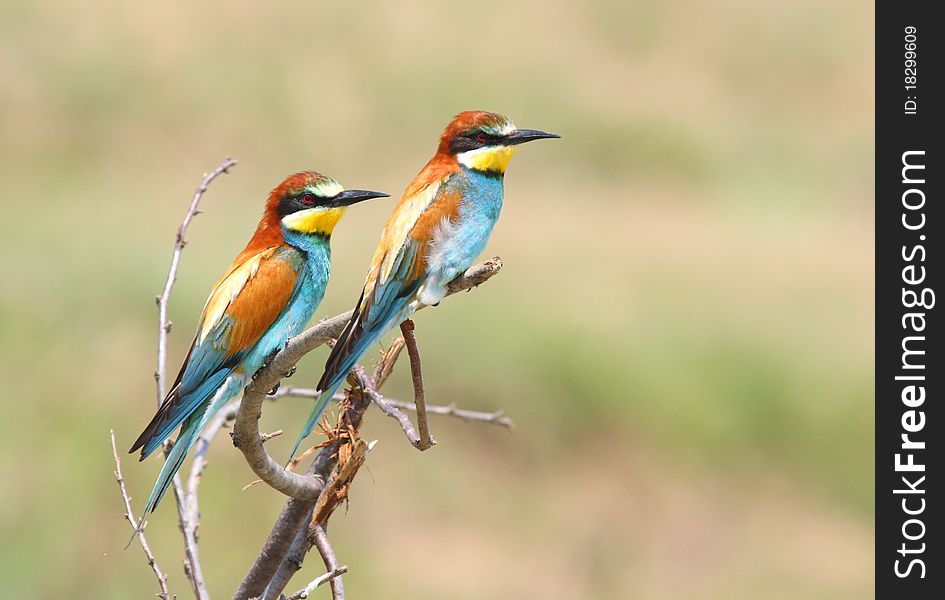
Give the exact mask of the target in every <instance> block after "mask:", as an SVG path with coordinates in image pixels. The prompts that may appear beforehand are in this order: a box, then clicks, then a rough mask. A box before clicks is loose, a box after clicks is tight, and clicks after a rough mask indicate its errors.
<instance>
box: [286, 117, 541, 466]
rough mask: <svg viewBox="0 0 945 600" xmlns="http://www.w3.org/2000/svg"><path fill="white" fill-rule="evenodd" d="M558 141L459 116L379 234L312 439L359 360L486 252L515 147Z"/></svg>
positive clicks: (324, 381)
mask: <svg viewBox="0 0 945 600" xmlns="http://www.w3.org/2000/svg"><path fill="white" fill-rule="evenodd" d="M557 137H560V136H558V135H556V134H553V133H546V132H544V131H537V130H533V129H518V128H517V127H516V126H515V125H514V124H513V123H512V121H511V120H509V119H508V117H505V116H502V115H499V114H495V113H489V112H482V111H466V112H463V113H460V114H458V115H457V116H456V117H455V118H454V119H453V121H452V122H451V123H450V124H449V125H448V126H447V127H446V129H445V130H444V131H443V135H442V136H441V137H440V144H439V147H438V148H437V151H436V154H435V155H434V156H433V158H432V159H430V162H428V163H427V165H426V166H425V167H424V168H423V169H422V170H421V171H420V173H419V174H418V175H417V176H416V177H415V178H414V180H413V181H412V182H411V183H410V185H409V186H407V189H406V191H405V192H404V195H403V197H402V198H401V199H400V201H399V202H398V203H397V206H396V207H395V208H394V211H393V214H391V216H390V218H389V219H388V221H387V225H386V226H385V227H384V232H383V233H382V234H381V239H380V242H379V243H378V246H377V249H376V250H375V252H374V259H373V260H372V262H371V267H370V269H369V271H368V275H367V279H366V281H365V283H364V289H363V290H362V292H361V297H360V299H358V303H357V306H356V307H355V309H354V314H353V316H352V317H351V320H350V321H349V322H348V324H347V326H346V327H345V329H344V331H343V332H342V333H341V335H340V336H339V337H338V340H337V342H336V343H335V346H334V348H332V351H331V354H330V355H329V357H328V362H327V363H326V365H325V372H324V374H323V375H322V377H321V380H320V381H319V382H318V386H317V389H318V391H319V398H318V401H317V402H316V403H315V408H314V410H313V412H312V414H311V416H310V417H309V419H308V422H307V423H306V424H305V427H304V429H303V431H302V436H301V437H300V438H299V441H298V442H297V443H296V445H295V449H293V451H292V454H293V455H294V454H295V452H296V451H297V450H298V447H299V444H300V443H301V441H302V438H304V437H305V436H307V435H308V434H309V433H311V431H312V429H313V428H314V427H315V423H316V422H317V421H318V419H319V417H320V416H321V414H322V412H324V410H325V407H326V406H327V404H328V401H329V399H330V398H331V397H332V395H333V394H334V393H335V392H336V391H337V389H338V388H339V387H340V386H341V384H342V383H343V382H344V380H345V378H346V377H347V375H348V372H349V371H350V370H351V368H352V367H353V366H354V365H355V363H356V362H357V361H358V359H359V358H361V355H362V354H364V352H365V351H366V350H367V349H368V348H369V347H370V346H371V344H373V343H374V342H376V341H377V340H378V339H380V338H381V337H382V336H383V335H384V334H385V333H386V332H387V331H389V330H390V329H391V328H392V327H395V326H397V325H399V324H400V323H401V322H403V321H404V320H406V319H407V318H408V317H409V316H410V315H411V314H412V313H413V312H414V311H416V310H417V309H418V308H420V307H421V306H425V305H436V304H438V303H439V302H440V300H441V299H442V298H443V296H444V295H445V294H446V286H447V284H448V283H449V282H450V281H452V280H453V279H454V278H455V277H456V276H457V275H459V274H461V273H463V272H465V271H466V269H468V268H469V267H471V266H472V264H473V261H474V260H475V259H476V257H477V256H479V254H480V253H481V252H482V251H483V250H484V249H485V246H486V242H487V241H488V240H489V235H490V234H491V233H492V228H493V226H494V225H495V222H496V220H497V219H498V218H499V211H500V209H501V208H502V195H503V179H504V176H505V168H506V166H507V165H508V163H509V159H510V158H512V155H513V154H514V153H515V149H516V146H517V145H518V144H522V143H524V142H530V141H533V140H540V139H545V138H557Z"/></svg>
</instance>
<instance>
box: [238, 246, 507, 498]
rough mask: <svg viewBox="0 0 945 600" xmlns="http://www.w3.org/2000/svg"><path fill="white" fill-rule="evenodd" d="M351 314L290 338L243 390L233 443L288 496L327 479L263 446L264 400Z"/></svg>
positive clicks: (492, 269)
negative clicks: (292, 466)
mask: <svg viewBox="0 0 945 600" xmlns="http://www.w3.org/2000/svg"><path fill="white" fill-rule="evenodd" d="M501 268H502V261H501V260H499V259H498V258H493V259H490V260H487V261H484V262H481V263H479V264H477V265H475V266H473V267H471V268H470V269H469V270H468V271H466V272H465V273H464V274H462V275H460V276H459V277H457V278H456V279H455V280H453V281H452V282H450V284H449V286H448V287H447V290H448V291H447V293H448V294H454V293H456V292H459V291H462V290H468V289H472V288H473V287H476V286H478V285H479V284H481V283H483V282H485V281H487V280H488V279H489V278H490V277H492V276H493V275H495V274H496V273H498V272H499V270H500V269H501ZM350 317H351V312H350V311H349V312H347V313H343V314H341V315H337V316H335V317H332V318H330V319H325V320H322V321H319V322H318V323H316V324H315V325H314V326H312V327H310V328H309V329H308V330H306V331H305V332H304V333H302V334H300V335H298V336H296V337H294V338H292V339H291V340H289V342H288V344H286V347H285V348H283V349H282V350H281V351H279V352H278V353H276V355H275V356H274V357H273V358H272V359H271V360H270V361H269V363H268V364H267V365H266V366H265V367H263V368H262V369H260V370H259V371H258V372H257V373H256V377H255V379H254V380H253V382H252V383H250V385H249V386H247V387H246V389H245V390H244V391H243V400H242V402H241V404H240V409H239V413H238V414H237V416H236V423H235V424H234V426H233V444H234V445H235V446H236V447H237V448H239V449H240V451H241V452H242V453H243V456H244V457H245V458H246V462H247V463H248V464H249V466H250V468H252V469H253V471H254V472H255V473H256V475H257V476H258V477H259V478H260V479H262V480H263V481H265V482H266V483H267V484H268V485H269V486H270V487H272V488H273V489H275V490H278V491H280V492H282V493H283V494H285V495H287V496H292V497H293V498H299V499H302V500H313V499H315V498H317V497H318V494H319V493H321V489H322V485H323V481H324V479H323V478H318V477H313V476H307V475H300V474H298V473H293V472H291V471H286V470H285V468H284V467H283V466H282V465H281V464H280V463H278V462H276V461H275V460H274V459H273V458H272V457H271V456H270V455H269V453H268V452H267V451H266V449H265V447H264V446H263V442H262V438H261V437H260V432H259V418H260V416H261V415H262V405H263V402H265V399H266V397H267V394H268V392H269V391H270V390H272V389H273V388H274V387H275V386H276V384H277V383H278V382H279V381H280V380H281V379H282V378H283V377H284V376H285V374H286V373H288V372H290V371H291V369H292V367H294V366H295V364H296V363H297V362H298V361H299V359H301V358H302V357H303V356H304V355H305V354H307V353H308V352H311V351H312V350H313V349H315V348H317V347H318V346H320V345H321V344H324V343H326V342H327V341H328V340H330V339H332V338H335V337H337V336H338V335H339V334H340V333H341V330H342V329H343V328H344V326H345V325H346V324H347V322H348V319H350Z"/></svg>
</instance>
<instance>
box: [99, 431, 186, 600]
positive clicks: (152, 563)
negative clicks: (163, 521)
mask: <svg viewBox="0 0 945 600" xmlns="http://www.w3.org/2000/svg"><path fill="white" fill-rule="evenodd" d="M108 437H109V438H110V439H111V441H112V456H113V457H114V458H115V481H117V482H118V489H119V490H120V491H121V499H122V500H123V501H124V503H125V519H127V520H128V522H129V523H130V524H131V528H132V530H133V531H138V522H137V521H136V520H135V518H134V511H133V510H131V498H129V497H128V491H127V490H126V489H125V478H124V477H123V476H122V474H121V459H120V458H118V448H116V447H115V431H114V430H113V429H109V430H108ZM138 543H140V544H141V549H142V550H143V551H144V557H145V558H147V559H148V566H149V567H151V570H152V571H154V576H155V577H156V578H157V581H158V587H159V588H161V591H160V592H158V597H160V598H163V600H171V593H170V591H168V589H167V575H165V574H164V572H163V571H161V568H160V567H159V566H158V564H157V561H156V560H154V554H152V553H151V546H149V545H148V540H147V538H145V537H144V530H143V529H142V530H141V531H138Z"/></svg>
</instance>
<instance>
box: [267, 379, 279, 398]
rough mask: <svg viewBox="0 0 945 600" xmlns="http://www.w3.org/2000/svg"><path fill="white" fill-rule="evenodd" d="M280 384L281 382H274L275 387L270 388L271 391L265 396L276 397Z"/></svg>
mask: <svg viewBox="0 0 945 600" xmlns="http://www.w3.org/2000/svg"><path fill="white" fill-rule="evenodd" d="M281 384H282V382H279V381H277V382H276V385H274V386H272V389H271V390H269V391H268V392H267V393H266V395H267V396H275V395H276V392H278V391H279V386H280V385H281Z"/></svg>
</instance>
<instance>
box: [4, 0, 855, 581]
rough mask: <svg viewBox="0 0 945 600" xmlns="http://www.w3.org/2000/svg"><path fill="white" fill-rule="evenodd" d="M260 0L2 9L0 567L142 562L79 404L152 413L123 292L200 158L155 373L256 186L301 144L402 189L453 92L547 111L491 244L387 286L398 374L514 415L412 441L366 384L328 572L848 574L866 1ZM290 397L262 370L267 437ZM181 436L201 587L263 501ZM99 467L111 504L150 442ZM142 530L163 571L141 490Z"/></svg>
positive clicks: (370, 215)
mask: <svg viewBox="0 0 945 600" xmlns="http://www.w3.org/2000/svg"><path fill="white" fill-rule="evenodd" d="M269 4H270V5H268V6H267V5H264V3H259V2H252V1H247V0H232V1H230V2H227V3H219V4H217V5H214V6H211V5H209V4H204V3H184V2H174V3H128V2H118V1H116V0H102V1H98V2H91V3H90V2H78V1H76V0H57V1H55V2H52V1H49V0H40V1H36V0H33V1H28V2H27V1H23V0H3V2H2V4H0V69H2V72H3V77H0V157H2V160H0V178H2V182H3V185H2V188H0V200H2V209H3V218H2V219H0V240H2V241H0V259H2V264H3V265H4V281H3V283H2V285H0V352H2V361H0V378H2V381H3V384H4V386H5V390H4V391H5V405H6V409H5V416H4V419H2V421H0V444H2V445H3V446H2V454H0V476H2V481H3V485H2V492H0V494H2V501H0V540H2V542H0V545H2V546H3V548H4V550H3V560H2V561H0V581H2V582H3V585H2V587H3V595H4V596H6V597H9V598H61V597H70V598H72V597H82V598H148V597H152V596H151V595H152V593H153V592H154V591H155V590H156V586H155V583H154V580H153V577H152V575H151V573H150V571H149V570H148V568H147V566H146V565H145V562H144V560H143V557H142V556H141V552H140V549H139V548H137V547H133V548H131V549H130V550H128V551H127V552H122V551H121V548H122V546H123V545H124V543H125V542H126V541H127V537H128V533H129V531H128V528H127V523H126V522H125V521H124V520H122V518H121V512H122V510H121V507H120V500H119V496H118V493H117V489H116V486H115V484H114V479H113V475H112V469H113V465H112V461H111V456H110V450H109V445H108V438H107V433H108V429H109V428H112V427H113V428H115V430H116V432H117V436H118V440H119V445H120V446H121V447H122V448H126V447H128V446H129V445H130V443H131V441H132V440H133V439H134V438H135V437H136V435H137V434H138V432H139V430H140V429H141V427H142V426H143V425H144V424H145V423H146V422H147V420H148V419H149V418H150V417H151V414H152V412H153V409H154V398H153V380H152V376H151V373H152V370H153V363H154V341H155V335H156V332H155V329H156V327H155V318H156V315H155V307H154V301H153V298H154V296H155V295H156V294H157V293H158V291H159V288H160V286H161V285H162V282H163V279H164V276H165V274H166V271H167V266H168V261H169V258H170V250H171V243H172V241H173V235H174V229H175V228H176V226H177V224H178V222H179V220H180V218H181V216H182V214H183V211H184V209H185V207H186V204H187V202H188V201H189V199H190V195H191V194H192V190H193V187H194V185H195V184H196V182H197V181H198V180H199V178H200V175H201V173H202V172H203V171H205V170H208V169H210V168H212V167H213V166H214V165H216V164H217V163H218V162H219V161H220V160H221V159H222V158H223V157H224V156H226V155H232V156H234V157H236V158H238V159H239V160H240V164H239V165H238V166H237V167H236V168H235V169H234V170H233V171H232V173H231V174H230V175H227V176H224V177H222V178H221V179H219V180H218V181H217V182H216V183H215V184H214V185H213V187H212V188H211V190H210V192H209V194H208V195H207V196H206V197H205V200H204V205H203V208H204V209H205V211H206V212H205V214H203V215H201V216H200V217H198V218H197V219H196V220H195V222H194V224H193V226H192V228H191V231H190V235H189V238H190V244H189V245H188V246H187V249H186V251H185V254H184V259H183V265H182V269H181V272H180V280H179V282H178V285H177V287H176V290H175V295H174V298H173V301H172V305H171V307H170V311H171V318H172V319H173V321H174V323H175V328H174V331H173V333H172V336H171V356H170V362H171V363H172V365H171V368H172V369H176V366H177V364H179V361H180V359H181V358H182V355H183V353H184V351H185V350H186V345H187V344H188V342H189V341H190V336H191V332H192V331H193V328H194V327H195V322H196V318H197V315H198V314H199V311H200V307H201V306H202V303H203V301H204V299H205V298H206V294H207V291H208V290H209V288H210V286H211V285H212V284H213V282H214V281H215V280H216V279H217V277H218V276H219V275H220V273H221V272H222V270H223V269H224V268H225V267H226V266H227V265H228V263H229V261H230V260H231V259H232V258H233V256H234V255H235V254H236V253H237V252H238V251H239V250H240V249H241V248H242V245H243V244H244V243H245V241H246V240H247V239H248V237H249V235H250V234H251V233H252V230H253V228H254V226H255V223H256V219H257V218H258V215H259V213H260V211H261V207H262V202H263V200H264V198H265V196H266V194H267V192H268V191H269V189H271V188H272V187H273V186H274V185H275V184H276V183H278V182H279V181H280V180H281V179H282V178H283V177H284V176H285V175H287V174H289V173H291V172H294V171H296V170H301V169H306V168H315V169H318V170H320V171H323V172H325V173H327V174H330V175H332V176H333V177H335V178H337V179H339V180H340V181H342V182H343V183H344V184H346V185H347V186H349V187H366V188H372V189H380V190H386V191H389V192H391V193H392V194H394V195H395V196H396V195H398V194H399V193H400V191H401V190H403V188H404V187H405V186H406V184H407V183H408V181H409V180H410V179H411V178H412V177H413V175H414V174H415V173H416V172H417V171H418V170H419V168H420V167H421V166H422V165H423V163H424V162H425V161H426V160H427V159H428V158H429V156H430V155H431V154H432V152H433V150H434V149H435V145H436V140H437V136H438V135H439V133H440V131H441V129H442V127H443V126H444V125H445V124H446V123H447V122H448V121H449V119H450V118H451V116H452V115H453V114H455V113H457V112H459V111H460V110H463V109H469V108H481V109H487V110H494V111H499V112H503V113H506V114H508V115H510V116H511V117H512V118H513V119H514V120H515V121H516V123H518V124H519V125H520V126H523V127H534V128H542V129H547V130H551V131H555V132H558V133H561V134H562V135H563V137H564V139H563V140H562V141H560V142H557V141H556V142H544V143H541V144H534V145H529V146H527V147H525V148H523V149H522V150H521V151H520V152H519V154H518V156H516V158H515V159H514V160H513V162H512V164H511V166H510V169H509V173H508V177H507V180H506V206H505V209H504V214H503V217H502V220H501V221H500V223H499V226H498V227H497V229H496V231H495V234H494V235H493V238H492V241H491V243H490V246H489V249H488V251H487V252H488V255H490V256H491V255H499V256H501V257H502V258H503V260H504V261H505V265H506V267H505V269H504V270H503V271H502V272H501V274H500V275H499V276H498V277H496V278H495V279H494V280H492V281H490V282H489V283H488V285H486V286H483V287H482V288H480V289H479V290H477V291H475V292H473V293H471V294H466V295H462V296H460V297H457V298H453V299H450V300H449V301H448V302H445V303H444V304H443V305H442V306H441V307H440V308H438V309H436V310H431V311H429V312H427V311H424V313H423V314H421V315H419V317H418V319H417V327H418V334H419V339H420V344H421V349H422V350H425V354H424V359H425V364H424V366H425V369H426V375H427V380H428V386H427V387H428V390H427V391H428V401H432V402H440V403H444V404H445V403H450V402H456V403H457V404H459V405H461V406H463V407H468V408H475V409H481V410H495V409H499V408H503V409H505V410H506V411H507V412H508V414H509V415H510V416H511V417H513V418H514V420H515V422H516V424H517V430H516V431H514V432H512V433H509V432H507V431H504V430H501V429H498V428H492V427H488V426H478V425H471V424H466V423H459V422H454V421H451V420H448V419H445V418H434V420H433V422H432V427H433V430H434V434H435V436H436V438H437V439H438V441H439V445H438V446H437V447H436V448H435V449H433V450H432V451H430V452H427V453H425V454H422V455H421V454H419V453H417V452H416V451H414V450H413V449H412V448H410V447H409V446H408V445H407V443H406V442H405V441H404V439H403V436H402V434H401V432H400V431H399V429H397V427H396V425H395V424H394V423H393V422H392V421H389V420H388V419H386V418H383V417H382V416H381V415H380V414H379V413H378V412H376V411H372V412H371V413H369V415H368V417H367V420H366V426H365V429H364V432H363V433H364V436H365V437H366V438H367V439H375V438H376V439H379V440H380V443H379V445H378V447H377V449H376V450H375V452H374V453H372V454H371V458H370V460H369V462H368V465H367V467H368V470H367V471H364V472H362V474H361V476H360V478H359V479H358V481H357V482H356V484H355V486H354V488H353V490H352V498H351V504H350V511H349V512H348V513H347V514H344V513H343V512H339V513H337V514H336V515H335V517H334V519H333V521H332V537H333V539H334V543H335V547H336V549H337V551H338V554H339V559H340V560H341V562H343V563H346V564H348V565H349V566H350V569H351V571H350V574H349V575H347V576H346V579H345V584H346V586H347V589H348V594H349V597H351V598H406V597H410V598H418V599H439V598H458V599H473V598H477V599H478V598H630V597H633V598H647V599H649V598H656V599H663V598H666V599H676V598H700V599H701V598H719V599H722V598H725V599H732V598H736V599H738V598H746V599H748V598H751V599H755V598H791V599H794V598H805V599H817V598H825V599H826V598H829V599H837V598H864V597H868V596H871V594H872V592H871V582H872V558H873V556H872V459H871V458H872V446H873V437H872V419H873V416H872V415H873V413H872V408H871V407H872V383H873V380H872V341H873V336H872V317H873V302H872V287H873V273H872V245H873V241H872V221H873V210H872V191H873V187H872V186H873V179H872V156H873V149H872V144H873V132H872V111H873V97H872V87H873V72H872V55H873V49H872V48H873V41H872V29H873V15H872V9H871V7H870V6H869V5H867V4H864V3H862V2H855V1H853V0H842V1H833V2H815V1H814V0H800V1H798V2H792V3H775V2H764V3H761V2H751V1H749V0H719V1H716V2H711V3H707V2H700V1H697V0H679V1H673V2H661V3H657V2H625V1H623V0H598V1H594V2H581V3H575V2H564V1H560V0H554V1H551V0H548V1H545V2H518V1H504V2H500V1H497V0H484V1H482V2H477V3H447V2H435V1H432V0H426V1H420V0H406V1H402V2H397V3H386V2H376V1H363V2H356V3H349V2H278V3H269ZM392 205H393V201H392V200H389V201H385V200H382V201H376V202H373V203H369V204H366V205H363V206H358V207H357V208H356V209H354V210H352V211H350V213H349V215H348V217H347V218H346V219H345V221H344V222H343V223H342V224H341V225H340V226H339V228H338V229H337V230H336V235H335V239H334V240H333V244H334V274H333V279H332V285H331V287H330V289H329V290H328V294H327V296H326V298H325V301H324V303H323V304H322V308H321V310H320V313H319V314H321V315H329V314H335V313H337V312H340V311H342V310H344V309H347V308H349V307H350V306H351V305H352V304H353V302H354V300H355V299H356V297H357V293H358V291H359V290H360V284H361V282H362V278H363V276H364V272H365V270H366V267H367V263H368V261H369V259H370V255H371V253H372V251H373V248H374V244H375V242H376V239H377V236H378V234H379V231H380V227H381V226H382V224H383V221H384V219H385V218H386V216H387V214H388V213H389V211H390V209H391V207H392ZM324 358H325V350H324V349H320V350H318V351H316V352H315V353H313V354H312V355H310V356H308V357H307V358H306V359H305V360H304V361H303V363H302V364H301V366H300V369H299V372H298V374H297V375H295V377H294V378H293V379H292V380H291V383H293V384H294V385H312V384H314V383H315V378H316V377H317V376H318V374H319V373H320V369H319V367H320V366H321V365H322V363H323V360H324ZM405 365H406V363H404V364H402V365H400V366H399V367H398V370H397V372H396V373H395V376H394V379H393V380H392V381H391V383H390V384H389V387H388V388H387V392H388V394H389V395H390V396H392V397H396V398H409V396H410V393H411V392H410V383H409V374H408V372H407V369H406V368H405ZM171 375H173V373H172V374H171ZM307 414H308V405H307V404H306V403H305V401H303V400H286V401H280V402H279V403H275V404H270V405H267V407H266V412H265V414H264V418H263V425H262V426H263V428H264V429H266V430H272V429H277V428H284V429H286V431H287V432H288V433H289V434H290V435H287V436H284V438H282V439H278V440H274V442H273V443H272V445H273V448H274V450H273V451H274V453H275V454H276V455H277V456H280V455H284V454H285V453H286V450H287V447H288V446H289V444H290V443H291V442H292V441H293V440H294V438H293V439H288V438H290V437H293V436H294V433H292V432H294V431H296V430H297V428H298V427H300V426H301V424H302V422H303V421H304V418H305V415H307ZM210 458H211V464H210V467H209V470H208V472H207V475H206V477H205V480H204V483H203V486H202V490H203V492H202V496H201V500H202V503H201V508H202V513H203V518H202V522H201V529H200V533H201V540H202V548H203V562H204V571H205V574H206V576H207V579H208V583H209V586H210V589H211V591H212V592H213V593H214V596H215V597H219V598H226V597H229V594H231V593H232V592H233V590H234V589H235V587H236V585H237V583H238V581H239V579H240V576H241V575H242V574H243V573H244V572H245V570H246V569H247V568H248V565H249V564H250V562H251V561H252V559H253V557H255V555H256V554H257V552H258V550H259V547H260V544H261V542H262V540H263V539H264V537H265V535H266V534H267V532H268V527H269V525H270V524H271V522H272V521H273V519H274V518H275V516H276V514H277V513H278V511H279V509H280V507H281V506H282V503H283V498H282V497H280V496H279V495H278V494H276V493H275V492H272V491H270V490H267V489H264V488H263V487H261V486H255V487H253V488H251V489H250V490H248V491H246V492H241V491H240V490H241V488H242V486H243V485H244V484H245V483H247V482H249V481H250V480H252V479H253V476H252V473H251V472H250V470H249V469H248V467H247V466H246V465H245V463H244V462H243V460H242V457H241V456H240V455H239V453H238V452H236V451H235V450H234V449H233V448H232V447H231V445H230V444H229V443H228V440H227V439H226V438H225V437H221V438H218V440H217V442H216V444H215V445H214V447H213V448H212V449H211V453H210ZM124 467H125V471H126V478H127V480H128V484H129V487H130V490H131V491H132V493H133V495H134V500H135V502H136V506H140V505H141V502H143V500H144V498H145V496H146V492H147V491H148V490H149V489H150V487H151V484H152V481H153V478H154V476H155V475H156V473H157V470H158V461H157V460H150V461H148V462H145V463H143V464H139V463H137V462H135V460H134V459H133V458H131V457H128V458H127V459H126V460H125V462H124ZM148 534H149V537H150V539H151V542H152V545H153V547H154V549H155V552H156V554H157V557H158V560H159V562H160V563H161V564H162V566H163V567H164V568H165V569H166V570H167V571H168V572H169V573H170V578H171V579H170V585H171V588H172V591H173V592H174V593H176V594H178V596H179V597H180V598H186V597H188V596H189V590H188V589H187V584H186V580H185V579H184V577H183V574H182V572H181V567H180V564H181V563H180V560H181V550H180V542H179V536H178V533H177V525H176V516H175V514H174V510H173V507H172V505H171V503H170V502H165V504H164V505H162V506H161V508H160V510H159V511H158V512H157V513H156V515H155V516H154V517H153V518H152V519H151V525H150V527H149V529H148ZM321 571H322V567H321V565H320V564H319V561H318V560H317V558H314V559H312V560H309V561H308V563H307V564H306V565H305V567H304V568H303V570H302V572H301V574H300V575H299V576H298V577H297V578H296V580H294V581H293V582H292V583H291V584H290V586H289V587H290V589H292V590H294V589H296V588H298V587H300V586H301V585H302V584H303V583H304V581H307V580H309V579H311V578H313V577H315V576H316V575H318V574H320V573H321ZM303 580H304V581H303ZM319 597H323V598H327V597H328V592H327V590H326V589H324V588H323V589H320V590H319Z"/></svg>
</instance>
